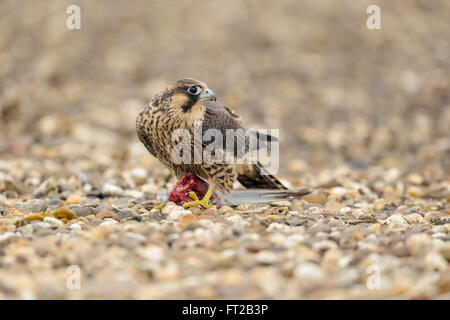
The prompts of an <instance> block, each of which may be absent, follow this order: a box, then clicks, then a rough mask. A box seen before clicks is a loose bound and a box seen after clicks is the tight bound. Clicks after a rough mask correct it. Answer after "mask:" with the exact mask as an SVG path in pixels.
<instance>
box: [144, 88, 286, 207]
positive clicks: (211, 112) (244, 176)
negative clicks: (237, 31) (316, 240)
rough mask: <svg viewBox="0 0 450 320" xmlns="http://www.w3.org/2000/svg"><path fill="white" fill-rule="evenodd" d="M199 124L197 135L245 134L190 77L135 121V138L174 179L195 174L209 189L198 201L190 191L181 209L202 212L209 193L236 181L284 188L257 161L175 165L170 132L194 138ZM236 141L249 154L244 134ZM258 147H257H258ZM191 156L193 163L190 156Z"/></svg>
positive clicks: (248, 185)
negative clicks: (212, 132)
mask: <svg viewBox="0 0 450 320" xmlns="http://www.w3.org/2000/svg"><path fill="white" fill-rule="evenodd" d="M199 121H201V122H200V123H201V126H202V128H201V129H202V132H205V131H206V130H207V129H218V130H219V131H220V132H222V133H223V137H225V136H226V134H225V131H226V130H227V129H234V130H236V129H243V130H245V128H244V127H243V125H242V123H241V122H240V120H239V117H238V116H237V115H236V114H235V113H234V112H233V111H231V110H230V109H228V108H227V107H225V106H222V105H221V104H219V103H218V102H217V101H216V96H215V94H214V92H213V91H212V90H211V89H209V88H208V87H207V85H206V84H205V83H203V82H201V81H198V80H194V79H182V80H179V81H177V82H176V83H174V84H172V85H169V86H168V87H167V88H165V89H164V90H162V91H161V92H159V93H157V94H156V95H154V96H153V98H152V99H151V101H150V102H149V103H148V104H147V105H146V106H145V108H144V110H143V111H142V112H141V113H140V114H139V115H138V116H137V119H136V130H137V135H138V137H139V140H140V141H141V142H142V143H143V144H144V145H145V147H146V148H147V150H148V151H149V152H150V153H151V154H152V155H153V156H154V157H156V158H158V159H159V160H160V161H161V162H162V163H163V164H164V165H165V166H166V167H167V168H168V169H169V170H170V171H171V172H172V173H173V174H174V175H175V176H177V178H178V179H180V178H181V177H183V176H184V175H187V174H195V175H197V176H198V177H200V178H202V179H203V180H205V181H206V182H208V184H209V188H208V190H207V192H206V193H205V195H204V196H203V198H202V199H201V200H200V199H198V197H197V195H196V194H195V192H192V191H191V192H190V193H189V197H190V198H191V199H192V201H190V202H186V203H185V204H184V205H183V206H184V207H185V208H188V207H192V206H195V205H201V206H203V207H204V208H210V207H213V206H211V205H210V204H209V200H210V198H211V196H212V195H213V194H214V192H215V191H218V192H219V193H221V194H225V195H226V194H229V193H230V192H231V191H232V189H233V184H234V182H235V180H236V179H237V180H238V181H239V182H240V183H241V184H242V185H243V186H244V187H246V188H257V189H279V190H286V189H287V188H286V187H285V186H284V185H283V184H282V183H281V182H280V181H279V180H278V179H277V178H276V177H274V176H273V175H271V174H269V173H268V172H267V170H266V169H265V168H264V167H262V166H261V164H260V163H259V162H256V163H250V162H246V164H233V163H232V164H230V163H226V162H223V163H215V162H212V163H211V162H209V161H208V162H207V163H205V161H202V162H201V163H196V162H195V161H190V163H184V162H181V163H175V162H174V161H173V160H172V153H171V150H172V149H173V148H174V147H175V146H176V145H177V144H178V143H179V140H177V139H173V134H174V132H175V130H177V129H186V130H188V132H189V133H190V134H191V135H192V136H194V127H195V124H196V123H199ZM262 136H264V135H262V134H258V133H256V135H255V137H256V139H258V140H259V139H260V138H261V137H262ZM267 138H268V140H269V141H270V139H271V138H272V137H270V136H265V139H267ZM272 139H273V138H272ZM210 142H212V141H210ZM235 143H243V144H245V152H246V153H248V151H249V149H250V147H249V145H250V144H249V138H248V137H247V136H243V135H237V137H236V141H235ZM193 144H194V141H192V148H191V150H192V152H194V146H193ZM262 144H263V143H261V144H257V146H261V145H262ZM207 145H208V143H207V142H202V149H204V148H205V147H206V146H207ZM224 146H225V145H224ZM224 149H225V148H224ZM191 156H192V159H194V157H195V155H194V154H192V155H191Z"/></svg>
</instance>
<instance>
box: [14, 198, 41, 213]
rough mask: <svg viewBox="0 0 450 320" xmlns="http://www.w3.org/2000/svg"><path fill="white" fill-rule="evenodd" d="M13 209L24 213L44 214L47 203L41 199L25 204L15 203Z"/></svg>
mask: <svg viewBox="0 0 450 320" xmlns="http://www.w3.org/2000/svg"><path fill="white" fill-rule="evenodd" d="M14 207H16V208H17V209H19V210H20V211H22V212H25V213H36V212H44V211H45V210H47V202H46V201H44V200H41V199H33V200H28V201H26V202H16V203H14Z"/></svg>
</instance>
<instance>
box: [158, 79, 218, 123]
mask: <svg viewBox="0 0 450 320" xmlns="http://www.w3.org/2000/svg"><path fill="white" fill-rule="evenodd" d="M205 101H216V95H215V94H214V92H213V91H212V90H211V89H209V88H208V86H207V85H206V83H204V82H201V81H199V80H195V79H188V78H186V79H181V80H178V81H177V82H176V83H174V84H172V85H170V86H168V87H167V88H166V89H164V90H163V91H161V92H160V93H158V94H156V95H155V96H154V97H153V99H152V102H151V105H152V106H153V107H154V108H158V109H161V110H163V111H167V112H168V113H169V114H170V115H172V116H179V117H183V118H190V119H192V120H201V119H202V118H203V103H204V102H205Z"/></svg>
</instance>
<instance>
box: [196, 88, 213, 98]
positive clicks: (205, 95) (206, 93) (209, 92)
mask: <svg viewBox="0 0 450 320" xmlns="http://www.w3.org/2000/svg"><path fill="white" fill-rule="evenodd" d="M199 98H200V99H201V100H211V101H216V99H217V97H216V94H215V93H214V91H212V90H211V89H209V88H206V90H205V91H203V92H202V94H201V95H200V96H199Z"/></svg>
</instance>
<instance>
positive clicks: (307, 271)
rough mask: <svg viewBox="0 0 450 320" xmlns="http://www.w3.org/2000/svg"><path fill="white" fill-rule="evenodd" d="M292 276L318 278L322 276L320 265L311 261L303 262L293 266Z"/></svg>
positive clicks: (307, 278) (308, 278) (309, 278)
mask: <svg viewBox="0 0 450 320" xmlns="http://www.w3.org/2000/svg"><path fill="white" fill-rule="evenodd" d="M294 277H295V278H297V279H305V280H318V279H321V278H323V272H322V270H321V269H320V267H319V266H318V265H317V264H315V263H312V262H304V263H301V264H299V265H298V266H297V267H295V270H294Z"/></svg>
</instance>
